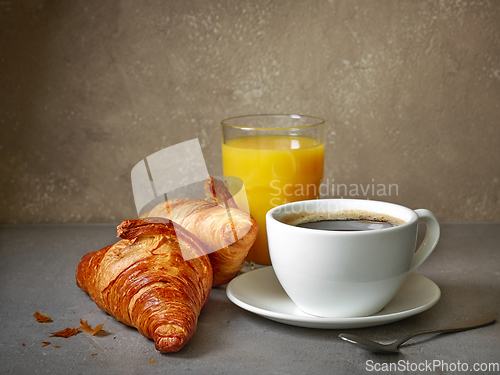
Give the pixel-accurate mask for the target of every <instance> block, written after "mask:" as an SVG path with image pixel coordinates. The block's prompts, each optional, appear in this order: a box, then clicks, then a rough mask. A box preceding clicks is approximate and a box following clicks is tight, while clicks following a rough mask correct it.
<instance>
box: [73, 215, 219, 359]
mask: <svg viewBox="0 0 500 375" xmlns="http://www.w3.org/2000/svg"><path fill="white" fill-rule="evenodd" d="M118 235H119V237H121V238H122V240H121V241H119V242H117V243H115V244H114V245H110V246H107V247H105V248H103V249H101V250H100V251H94V252H90V253H88V254H86V255H85V256H84V257H83V258H82V259H81V260H80V263H79V264H78V267H77V270H76V280H77V285H78V286H79V287H80V288H82V289H83V290H84V291H85V292H86V293H87V294H88V295H89V296H90V297H91V298H92V300H94V302H95V303H96V304H97V306H98V307H99V308H101V309H102V310H104V311H106V312H107V313H109V314H110V315H112V316H113V317H115V318H116V319H117V320H119V321H121V322H122V323H125V324H127V325H129V326H132V327H135V328H137V329H138V330H139V332H140V333H141V334H142V335H144V336H145V337H147V338H152V339H154V341H155V347H156V349H157V350H159V351H160V352H162V353H168V352H176V351H178V350H180V349H181V348H182V347H183V346H184V345H185V344H186V343H187V342H188V340H189V339H190V338H191V337H192V335H193V333H194V331H195V330H196V325H197V320H198V316H199V314H200V311H201V308H202V307H203V305H204V304H205V303H206V301H207V300H208V296H209V293H210V289H211V287H212V281H213V279H212V275H213V271H212V266H211V263H210V261H209V259H208V257H207V256H206V255H204V254H205V252H206V251H205V250H204V248H203V245H202V244H201V243H200V242H199V240H198V239H196V238H195V237H194V236H193V235H191V234H190V233H189V232H188V231H186V230H184V229H182V228H179V226H176V228H175V229H174V227H173V224H172V223H170V222H168V221H166V220H158V219H154V220H151V219H150V220H149V221H148V220H128V221H124V222H123V223H122V224H121V225H120V226H119V227H118ZM180 244H181V245H182V246H183V248H184V249H188V250H190V251H192V252H193V256H194V258H193V259H191V260H188V261H185V260H184V259H183V256H182V252H181V249H180Z"/></svg>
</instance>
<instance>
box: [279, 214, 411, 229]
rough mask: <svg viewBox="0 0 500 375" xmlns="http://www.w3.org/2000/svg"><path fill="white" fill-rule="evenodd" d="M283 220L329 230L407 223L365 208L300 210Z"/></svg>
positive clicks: (300, 225) (310, 227) (384, 227)
mask: <svg viewBox="0 0 500 375" xmlns="http://www.w3.org/2000/svg"><path fill="white" fill-rule="evenodd" d="M281 221H282V222H283V223H285V224H290V225H295V226H298V227H302V228H309V229H316V230H327V231H367V230H381V229H387V228H392V227H396V226H398V225H401V224H404V223H405V221H403V220H401V219H398V218H395V217H392V216H389V215H386V214H380V213H376V212H371V211H364V210H343V211H336V212H300V213H294V214H290V215H286V216H285V217H283V218H282V219H281Z"/></svg>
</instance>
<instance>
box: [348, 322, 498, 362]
mask: <svg viewBox="0 0 500 375" xmlns="http://www.w3.org/2000/svg"><path fill="white" fill-rule="evenodd" d="M494 322H495V317H494V316H493V315H478V316H476V317H474V318H470V319H467V320H464V321H463V322H460V323H457V324H452V325H450V326H446V327H441V328H436V329H430V330H427V331H420V332H415V333H412V334H410V335H408V336H406V337H404V338H402V339H401V340H398V341H395V342H393V343H392V344H379V343H378V342H375V341H371V340H368V339H364V338H362V337H358V336H356V335H350V334H347V333H341V334H340V335H339V337H340V338H341V339H342V340H345V341H347V342H350V343H351V344H354V345H356V346H357V347H359V348H362V349H365V350H369V351H371V352H375V353H398V352H399V350H398V347H399V346H400V345H401V344H403V343H404V342H406V341H408V340H409V339H411V338H413V337H415V336H418V335H423V334H426V333H445V332H459V331H466V330H468V329H471V328H477V327H482V326H487V325H489V324H493V323H494Z"/></svg>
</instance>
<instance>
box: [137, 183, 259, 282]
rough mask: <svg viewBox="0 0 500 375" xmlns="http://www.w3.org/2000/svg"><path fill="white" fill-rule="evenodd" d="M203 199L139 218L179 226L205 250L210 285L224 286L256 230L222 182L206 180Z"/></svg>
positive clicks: (164, 205)
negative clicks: (160, 219) (210, 271)
mask: <svg viewBox="0 0 500 375" xmlns="http://www.w3.org/2000/svg"><path fill="white" fill-rule="evenodd" d="M204 190H205V195H206V196H207V198H206V199H194V200H193V199H189V198H179V199H172V200H168V201H165V202H162V203H160V204H158V205H157V206H155V207H154V208H153V209H151V210H150V211H148V212H145V213H144V214H142V215H141V216H140V218H147V217H163V218H167V219H170V220H172V221H175V222H176V223H178V224H180V225H182V227H184V228H185V229H187V230H188V231H189V232H191V233H192V234H194V235H195V236H196V237H197V238H198V239H199V240H200V241H201V242H202V243H203V245H205V247H206V248H207V250H208V252H209V254H208V256H209V258H210V262H211V263H212V268H213V270H214V282H213V285H214V286H217V285H222V284H226V283H228V282H229V281H231V279H233V278H234V277H235V276H236V275H237V274H238V271H239V270H241V269H242V268H243V266H244V264H245V257H246V256H247V254H248V251H249V250H250V247H251V246H252V245H253V243H254V242H255V239H256V237H257V232H258V230H259V226H258V224H257V222H256V221H255V219H254V218H253V217H252V216H251V215H249V214H248V213H246V212H245V211H242V210H239V209H238V206H237V205H236V203H235V202H234V199H233V197H232V196H231V194H230V193H229V191H228V190H227V188H226V186H225V185H224V183H223V182H222V181H219V180H217V179H214V178H212V177H210V178H208V179H207V180H206V181H205V184H204Z"/></svg>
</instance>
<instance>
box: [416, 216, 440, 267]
mask: <svg viewBox="0 0 500 375" xmlns="http://www.w3.org/2000/svg"><path fill="white" fill-rule="evenodd" d="M415 212H416V213H417V215H418V219H419V220H421V221H423V222H424V223H425V225H426V231H425V237H424V240H423V241H422V244H421V245H420V247H419V248H418V250H417V252H416V253H415V255H414V256H413V260H412V262H411V266H410V270H409V271H408V272H413V271H415V270H416V269H417V268H418V267H419V266H420V265H421V264H422V263H424V261H425V260H426V259H427V257H428V256H429V255H431V253H432V251H433V250H434V248H435V247H436V245H437V243H438V241H439V235H440V230H439V223H438V221H437V219H436V216H434V214H433V213H432V212H431V211H429V210H424V209H418V210H415Z"/></svg>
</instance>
